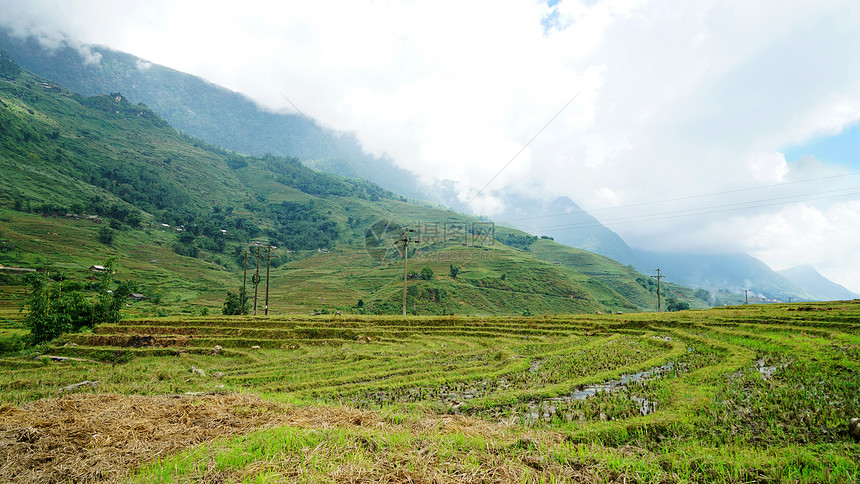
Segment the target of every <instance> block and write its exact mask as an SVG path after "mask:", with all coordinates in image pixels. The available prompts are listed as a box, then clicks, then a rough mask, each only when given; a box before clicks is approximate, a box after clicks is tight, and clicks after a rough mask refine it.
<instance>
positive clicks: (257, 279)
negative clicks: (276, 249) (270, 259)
mask: <svg viewBox="0 0 860 484" xmlns="http://www.w3.org/2000/svg"><path fill="white" fill-rule="evenodd" d="M251 282H253V283H254V316H256V315H257V287H258V286H259V285H260V247H259V246H257V268H256V269H255V270H254V275H253V276H251Z"/></svg>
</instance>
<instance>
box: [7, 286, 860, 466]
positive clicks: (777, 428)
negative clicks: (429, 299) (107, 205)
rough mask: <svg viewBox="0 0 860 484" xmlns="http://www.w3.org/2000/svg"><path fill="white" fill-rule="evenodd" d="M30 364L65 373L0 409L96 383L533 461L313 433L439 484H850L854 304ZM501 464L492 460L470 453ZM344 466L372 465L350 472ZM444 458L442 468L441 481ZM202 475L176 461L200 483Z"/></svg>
mask: <svg viewBox="0 0 860 484" xmlns="http://www.w3.org/2000/svg"><path fill="white" fill-rule="evenodd" d="M48 352H49V353H50V354H51V355H55V356H65V357H74V358H78V359H77V360H73V359H69V360H66V361H52V360H43V359H42V360H40V359H32V358H30V359H26V360H25V359H22V358H12V359H6V360H3V361H2V365H3V366H4V368H5V369H4V370H3V371H2V372H0V393H2V395H3V399H4V401H6V402H8V403H14V404H16V405H25V404H27V402H31V401H33V400H36V399H38V398H44V397H61V398H68V397H64V395H65V394H66V393H67V392H66V391H64V390H63V389H64V388H65V387H67V386H69V385H72V384H74V383H79V382H82V381H97V382H99V383H98V384H97V385H95V386H92V385H86V386H81V387H76V389H75V391H80V392H84V393H94V394H96V395H97V394H99V393H102V392H107V393H110V394H129V395H144V394H148V395H165V394H185V393H188V392H190V393H192V394H217V395H220V397H226V396H230V395H235V394H240V393H248V392H252V393H255V394H260V395H262V396H263V398H264V399H266V401H280V402H288V403H289V405H290V406H293V405H298V407H299V408H317V409H332V408H341V409H351V410H352V411H355V412H359V413H362V414H364V415H374V416H375V417H374V418H376V419H378V420H379V421H385V422H388V423H391V424H400V423H408V422H413V423H414V422H420V421H423V420H425V419H438V418H453V417H455V416H456V417H457V418H462V419H468V421H470V422H484V423H483V424H480V425H485V426H487V428H493V429H496V430H497V431H498V432H502V433H505V435H507V436H508V437H506V439H508V438H512V439H514V440H513V441H514V442H516V441H519V440H521V439H525V437H523V436H524V435H530V436H531V437H529V438H528V439H532V440H533V441H534V442H535V443H529V444H523V446H521V447H520V448H519V450H518V451H519V452H520V454H519V457H522V455H525V454H529V455H532V453H535V454H539V455H540V456H541V457H540V459H538V460H537V461H535V463H537V462H538V461H540V466H539V467H540V469H537V468H536V467H534V466H531V465H530V464H528V463H524V462H523V461H522V460H516V459H515V461H516V462H514V461H511V460H510V458H513V456H515V455H518V454H516V452H517V450H515V449H513V448H509V447H505V446H507V445H510V444H511V441H510V440H504V439H502V440H496V439H498V438H500V437H498V436H495V437H481V439H480V442H479V443H475V442H472V441H471V440H469V439H465V440H463V439H460V440H456V439H455V440H456V442H454V443H452V442H451V441H448V440H446V439H447V437H444V436H440V435H433V434H426V435H424V436H423V437H421V434H420V433H419V434H415V433H414V432H413V433H409V432H406V433H402V434H397V435H400V437H399V438H401V440H402V441H398V442H388V441H386V442H388V443H387V444H385V443H381V442H382V441H381V440H379V439H382V440H385V439H388V438H389V437H388V436H385V437H382V436H381V434H379V433H378V432H379V431H378V429H377V430H374V431H373V432H370V431H368V432H370V433H367V432H364V431H362V432H364V433H362V434H361V435H362V436H361V437H360V438H359V436H358V434H355V433H350V434H349V435H348V436H346V437H345V436H344V435H342V434H337V433H336V432H335V433H331V432H328V433H326V437H325V439H323V440H321V441H319V442H317V444H319V445H322V446H323V447H320V448H328V447H326V446H329V445H335V444H333V442H335V443H336V442H340V444H337V445H341V444H343V445H347V447H349V446H352V445H353V444H355V445H358V444H356V442H359V441H360V440H361V439H365V440H367V441H373V442H376V443H375V444H374V446H375V448H376V449H377V452H376V453H375V454H373V455H374V456H377V457H378V456H379V455H386V456H387V457H391V458H393V459H395V460H396V459H397V458H402V459H404V462H406V461H408V462H411V463H412V465H419V461H418V460H414V459H412V457H405V456H403V455H399V454H398V452H401V451H402V452H405V451H406V450H405V447H403V446H404V445H407V444H406V443H408V445H413V444H414V445H418V446H419V447H420V446H421V445H423V444H420V442H418V440H421V439H425V442H426V443H427V444H428V445H429V447H428V449H430V450H432V451H434V452H440V453H441V454H445V457H444V458H442V457H441V454H440V457H439V459H437V461H436V465H438V467H437V468H436V470H438V471H439V474H438V475H439V476H448V477H447V478H445V477H442V478H440V479H439V480H440V481H441V482H455V481H456V480H457V479H454V478H453V477H451V476H454V475H458V476H462V475H466V474H465V473H464V471H463V469H462V467H461V466H459V464H460V462H459V461H458V459H459V457H463V455H464V454H463V452H465V453H466V454H469V455H471V454H470V453H475V455H480V456H482V457H480V458H479V459H478V460H479V461H480V462H486V463H490V462H495V463H496V464H499V465H500V466H502V467H504V466H507V467H504V468H505V469H507V470H506V471H505V472H508V473H509V474H505V475H508V477H509V478H504V479H502V478H500V479H496V481H498V482H519V481H523V480H524V481H526V482H529V481H531V480H534V479H538V477H539V476H543V478H544V480H551V479H553V478H560V477H563V476H574V475H575V473H574V472H572V469H577V468H578V469H583V470H584V472H585V474H583V475H588V476H593V475H605V476H609V477H607V479H609V480H611V479H614V478H615V477H618V478H619V479H622V480H623V479H625V478H629V479H631V480H640V481H641V480H658V481H660V480H664V481H665V480H669V481H671V480H692V481H697V480H698V481H701V480H708V481H712V480H715V481H742V480H757V479H758V480H776V481H779V480H801V481H803V480H807V481H815V480H816V479H818V480H833V479H834V476H836V480H840V479H841V480H844V481H850V480H851V479H855V480H856V477H857V474H856V473H857V472H858V463H857V462H856V459H855V457H856V455H857V454H858V451H860V448H858V446H857V444H855V443H853V440H852V439H851V437H850V435H849V433H848V428H847V425H848V421H849V420H850V418H852V417H853V416H860V399H858V398H857V393H856V388H858V386H860V304H858V303H857V302H846V303H827V304H824V303H822V304H814V305H813V304H804V305H784V306H755V307H748V308H726V309H716V310H710V311H688V312H683V313H680V314H629V315H627V314H625V315H602V316H598V315H583V316H567V317H537V318H457V317H436V318H430V317H427V318H408V319H403V318H396V317H346V316H343V317H339V316H316V317H307V316H305V317H296V316H294V317H278V318H274V317H272V318H265V317H257V318H252V317H248V318H237V317H210V318H205V317H200V318H186V319H147V320H128V321H122V322H120V323H118V324H116V325H103V326H100V327H99V328H97V329H96V330H95V331H94V332H93V333H89V334H79V335H69V336H66V337H63V338H61V339H60V340H58V341H57V342H55V343H54V344H53V345H52V346H51V347H50V349H49V351H48ZM220 397H219V398H220ZM204 404H206V405H208V403H204ZM476 419H477V420H476ZM273 425H281V424H273ZM475 425H478V424H475ZM251 428H255V427H253V426H249V430H250V429H251ZM260 432H264V433H265V432H267V431H265V430H261V431H260ZM404 432H405V431H404ZM410 432H411V431H410ZM395 434H396V432H395ZM267 435H268V434H267ZM303 435H304V437H303V438H306V439H309V441H314V439H317V438H318V437H319V435H317V434H313V435H310V434H303ZM511 435H513V436H514V437H511ZM392 438H393V437H392ZM332 439H333V440H332ZM338 439H341V440H338ZM342 439H346V440H342ZM356 439H358V440H356ZM526 440H527V439H526ZM532 440H529V442H531V441H532ZM442 441H444V442H445V444H444V445H442V444H441V442H442ZM502 441H504V442H505V443H501V442H502ZM231 442H232V441H231ZM550 442H554V443H550ZM473 444H474V445H475V446H476V447H472V445H473ZM189 445H193V444H189ZM230 445H234V444H230ZM235 445H240V444H235ZM337 445H335V447H337ZM440 445H442V446H443V447H445V446H449V447H446V448H447V449H448V450H441V448H440V447H439V446H440ZM451 445H453V446H454V447H455V448H453V449H452V448H451V447H450V446H451ZM500 446H501V447H500ZM359 447H361V445H359ZM478 448H480V449H483V450H476V449H478ZM500 448H505V449H508V450H506V451H504V452H496V453H492V452H490V453H489V454H488V453H487V452H489V451H488V449H490V450H492V449H497V450H498V449H500ZM362 449H363V450H356V449H352V450H349V451H347V450H344V449H340V450H336V449H334V448H331V449H329V451H331V452H335V453H337V452H340V453H341V454H338V455H340V456H341V457H343V456H344V455H348V456H352V457H343V459H346V461H349V462H346V461H345V460H338V459H340V457H335V458H334V462H339V463H340V464H337V465H334V464H332V466H333V467H325V466H323V465H322V464H314V465H312V466H311V467H313V466H317V467H314V469H316V470H315V471H314V472H317V474H314V473H311V474H309V475H313V476H315V477H318V478H322V480H324V481H326V480H328V481H332V480H334V481H337V480H340V479H338V478H335V476H340V475H343V474H341V473H342V472H343V471H344V469H345V468H344V467H343V466H344V465H346V466H347V467H349V466H352V467H350V468H353V469H354V470H355V475H370V474H368V472H369V469H370V462H371V461H372V460H373V459H371V458H370V457H367V456H366V455H365V454H366V452H369V451H368V448H366V447H362ZM386 449H388V450H386ZM398 449H399V450H398ZM470 449H471V450H470ZM622 449H627V451H630V450H631V449H633V450H635V452H627V451H622ZM389 451H391V452H394V454H390V453H389V454H386V452H389ZM212 452H215V454H218V452H220V451H217V450H213V451H212ZM283 452H286V451H283ZM286 454H290V452H286ZM359 454H360V455H363V456H365V457H367V458H368V459H370V460H367V461H366V462H365V461H361V462H359V463H356V462H354V461H352V460H350V459H353V458H357V457H356V456H358V455H359ZM634 454H635V455H634ZM194 455H197V454H194ZM219 455H220V454H219ZM279 455H280V454H279ZM290 455H292V454H290ZM398 455H399V457H398ZM691 455H692V456H694V457H695V459H693V460H691V459H690V458H689V456H691ZM452 456H459V457H456V458H454V461H458V462H456V465H455V462H454V461H452V460H450V459H449V458H452ZM499 456H504V457H503V458H502V457H499ZM696 456H698V457H696ZM738 456H743V457H742V458H743V459H746V460H747V461H748V462H745V463H741V462H739V459H741V457H738ZM270 457H271V456H270ZM329 457H331V456H329ZM387 457H386V458H387ZM413 457H414V456H413ZM532 457H534V455H532ZM532 457H530V459H531V458H532ZM207 458H208V457H200V456H197V457H194V456H191V457H187V459H190V460H191V461H193V462H197V463H198V464H199V465H202V466H203V468H205V467H206V466H205V465H203V463H204V461H205V459H207ZM266 458H267V457H264V456H260V457H259V458H254V459H252V460H253V461H254V462H258V463H259V462H262V461H263V460H265V459H266ZM200 459H203V460H200ZM410 459H412V460H410ZM482 459H483V460H482ZM541 459H542V460H541ZM359 460H360V459H359ZM171 462H172V461H171ZM302 462H304V464H303V465H306V466H307V465H310V464H308V463H307V462H305V461H302ZM552 462H555V463H559V462H564V463H567V464H564V465H561V466H556V467H553V465H551V463H552ZM153 465H155V466H156V468H158V469H162V470H164V469H165V468H164V467H163V466H161V464H153ZM164 465H165V466H166V465H177V464H176V462H173V464H170V463H169V462H168V463H165V464H164ZM231 465H233V466H234V467H236V468H237V469H240V470H236V471H235V472H240V471H241V472H245V471H246V470H247V466H245V465H244V464H243V465H239V464H231ZM248 465H250V464H248ZM386 465H387V464H386ZM536 465H537V464H536ZM159 466H161V467H159ZM458 466H459V467H458ZM475 466H476V468H482V467H481V464H479V463H476V464H475ZM228 467H229V466H228ZM275 467H276V468H277V469H276V470H274V471H273V472H274V475H276V476H280V478H284V476H285V475H290V474H289V469H291V467H290V464H287V463H282V464H278V465H277V466H275ZM395 467H396V466H395ZM242 469H244V470H242ZM528 469H532V470H531V471H529V470H528ZM610 471H611V472H610ZM147 472H148V471H147ZM153 472H155V471H153ZM165 472H168V474H169V475H171V476H173V477H171V479H173V478H179V479H182V478H184V477H182V476H187V475H189V474H188V473H191V474H193V475H195V476H198V477H199V473H198V474H195V472H198V471H191V470H187V471H182V472H180V474H177V475H173V474H170V472H173V471H165ZM177 472H179V471H177ZM183 472H184V473H185V474H183ZM230 472H233V471H230ZM241 472H240V474H241ZM595 472H596V474H595ZM601 472H603V474H601ZM786 473H787V474H786ZM204 474H205V472H204ZM478 474H479V473H478ZM478 474H475V475H478ZM206 475H208V474H206ZM230 475H231V476H233V477H231V478H235V477H236V476H237V475H239V474H235V473H234V474H230ZM480 475H483V476H484V477H487V474H480ZM409 476H410V478H412V479H413V480H415V481H416V482H422V479H420V478H419V479H416V478H415V477H416V476H415V475H413V474H409ZM798 476H801V477H800V478H799V477H798ZM803 476H806V477H803ZM377 477H382V476H377ZM404 479H405V478H404ZM168 480H170V479H168ZM240 480H241V479H240ZM306 480H307V479H306ZM312 480H313V479H311V481H312ZM489 480H491V481H493V480H494V479H489ZM423 481H424V482H433V481H432V479H424V480H423ZM393 482H399V481H398V480H396V479H395V480H394V481H393ZM535 482H537V481H535Z"/></svg>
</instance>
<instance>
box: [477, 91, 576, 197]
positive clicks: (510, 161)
mask: <svg viewBox="0 0 860 484" xmlns="http://www.w3.org/2000/svg"><path fill="white" fill-rule="evenodd" d="M581 93H582V90H581V89H580V90H579V92H578V93H576V94H575V95H574V96H573V97H572V98H570V101H568V102H567V104H565V105H564V106H563V107H562V108H561V109H559V110H558V112H557V113H555V116H553V117H552V119H550V120H549V121H547V123H546V124H545V125H543V127H542V128H541V129H539V130H538V132H537V133H535V135H534V136H532V138H531V139H530V140H529V141H528V143H526V144H525V145H523V147H522V148H520V150H519V151H517V154H515V155H514V156H513V158H511V159H510V160H508V162H507V163H505V166H503V167H502V169H501V170H499V171H498V172H497V173H496V174H495V175H493V177H492V178H490V181H488V182H487V184H486V185H484V186H483V187H481V189H480V190H478V191H477V193H475V195H474V196H473V197H472V198H470V199H469V201H468V202H466V205H469V204H470V203H472V202H474V201H475V199H476V198H478V196H479V195H480V194H481V193H482V192H483V191H484V190H486V189H487V187H488V186H490V184H491V183H493V181H494V180H495V179H496V178H497V177H498V176H499V175H501V174H502V172H503V171H505V170H506V169H507V168H508V166H510V165H511V163H513V162H514V160H516V159H517V157H518V156H520V154H521V153H522V152H523V151H525V149H526V148H528V147H529V145H530V144H532V141H534V140H535V139H536V138H537V137H538V136H540V134H541V133H543V130H545V129H546V128H547V127H548V126H549V125H550V124H552V122H553V121H555V118H557V117H559V116H560V115H561V113H563V112H564V110H565V109H567V107H568V106H570V103H572V102H573V100H574V99H576V98H577V97H579V95H580V94H581Z"/></svg>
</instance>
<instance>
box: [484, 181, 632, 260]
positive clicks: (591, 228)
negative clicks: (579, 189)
mask: <svg viewBox="0 0 860 484" xmlns="http://www.w3.org/2000/svg"><path fill="white" fill-rule="evenodd" d="M504 201H505V205H506V206H507V207H509V208H508V209H507V210H506V211H505V212H503V213H502V214H500V215H498V216H496V217H494V218H495V219H497V220H499V221H500V222H501V223H504V224H506V225H511V226H513V227H517V228H518V229H520V230H524V231H526V232H529V233H532V234H542V235H549V236H551V237H552V238H553V239H554V240H555V241H556V242H559V243H561V244H564V245H569V246H571V247H576V248H578V249H583V250H587V251H589V252H594V253H595V254H600V255H602V256H605V257H609V258H610V259H614V260H617V261H618V262H621V263H623V264H631V265H635V264H636V263H637V255H636V254H635V252H634V251H633V249H631V248H630V246H628V245H627V243H626V242H624V240H623V239H622V238H621V237H620V236H619V235H618V234H616V233H615V232H613V231H612V230H610V229H608V228H606V226H604V225H602V224H601V223H600V222H599V221H598V220H597V219H596V218H594V217H593V216H591V214H589V213H588V212H586V211H584V210H582V209H581V208H579V206H578V205H577V204H576V203H574V201H573V200H571V199H570V198H568V197H558V198H555V199H553V200H551V201H549V202H540V201H538V200H536V199H534V198H528V197H524V196H517V195H508V196H506V197H505V199H504Z"/></svg>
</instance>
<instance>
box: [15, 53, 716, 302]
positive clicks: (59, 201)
mask: <svg viewBox="0 0 860 484" xmlns="http://www.w3.org/2000/svg"><path fill="white" fill-rule="evenodd" d="M2 59H3V65H4V66H5V67H4V70H3V78H4V82H2V83H0V173H2V175H3V176H2V178H0V186H2V188H3V189H2V192H0V217H3V221H4V222H5V223H4V225H3V229H2V231H0V239H2V240H3V241H5V242H4V244H5V245H4V250H3V252H2V253H0V263H2V264H6V265H21V266H25V267H32V268H42V267H49V266H50V267H53V268H54V269H55V270H58V271H61V272H62V273H63V277H70V278H77V279H86V278H87V277H89V276H88V271H87V268H88V267H90V266H91V265H92V264H98V263H101V262H103V261H104V260H106V259H107V258H108V257H109V256H114V257H116V260H117V269H118V271H117V274H116V278H117V280H126V279H129V278H132V279H134V280H135V281H137V282H138V283H139V284H140V285H141V291H142V292H144V293H145V294H146V295H147V296H148V297H149V298H150V300H149V301H146V302H141V303H136V304H135V307H134V308H133V309H132V310H131V312H132V314H135V313H136V314H141V315H144V314H146V315H156V314H171V313H174V314H175V313H183V312H184V313H186V314H189V313H190V314H199V313H201V312H219V311H220V310H221V305H222V302H223V301H222V300H223V298H224V297H225V294H226V291H228V290H229V291H234V292H235V291H237V290H238V289H237V288H238V287H239V286H241V284H242V280H243V277H244V278H245V280H246V284H247V285H249V286H250V278H251V275H252V274H253V273H255V272H257V271H260V272H261V274H262V275H261V277H265V271H266V270H268V273H269V275H270V277H269V279H268V282H269V284H268V290H269V310H270V311H272V312H275V313H279V312H296V311H320V312H326V311H336V310H337V311H347V312H359V313H380V312H381V313H399V312H400V310H401V308H402V292H401V291H402V281H403V279H402V278H403V276H402V274H403V272H402V260H403V259H402V257H403V254H402V253H400V252H398V251H397V250H395V247H394V244H393V243H394V241H395V240H396V239H397V236H398V235H399V234H400V232H401V231H402V230H403V229H404V228H405V227H409V228H412V229H416V230H417V232H415V235H416V237H417V239H418V240H420V242H421V243H420V244H413V245H412V246H411V248H410V272H413V271H414V272H416V273H417V272H419V271H421V269H423V268H425V267H428V268H430V269H431V270H432V273H433V275H432V277H430V278H428V279H421V278H417V277H413V276H410V278H409V280H408V285H409V288H408V301H407V303H408V304H407V305H408V307H409V311H410V312H413V313H418V314H452V313H453V314H516V315H520V314H546V313H570V312H594V311H601V312H617V311H637V310H641V309H651V308H654V307H656V290H655V288H654V283H653V281H651V280H650V278H649V277H647V276H644V275H642V274H639V273H636V272H635V271H632V270H631V269H629V268H625V267H623V266H621V265H619V264H617V263H615V262H613V261H610V260H608V259H605V258H603V257H599V256H596V255H594V254H591V253H588V252H584V251H580V250H576V249H571V248H568V247H565V246H562V245H559V244H555V243H553V242H552V241H549V240H538V239H537V238H536V237H532V236H529V235H527V234H524V233H522V232H518V231H515V230H511V229H506V228H503V227H495V226H494V225H493V224H489V223H487V222H484V221H481V220H477V219H474V218H471V217H467V216H464V215H461V214H457V213H454V212H451V211H448V210H443V209H439V208H435V207H429V206H423V205H416V204H412V203H407V202H406V201H405V199H403V198H401V197H399V196H397V195H395V194H392V193H391V192H388V191H386V190H383V189H381V188H379V187H378V186H376V185H373V184H371V183H369V182H367V181H364V180H356V179H346V178H342V177H337V176H334V175H329V174H323V173H318V172H315V171H313V170H311V169H309V168H307V167H305V166H304V165H302V164H301V163H300V162H299V161H298V160H296V159H293V158H284V157H278V156H273V155H264V156H244V155H239V154H236V153H233V152H230V151H227V150H224V149H221V148H218V147H215V146H211V145H208V144H207V143H204V142H202V141H199V140H196V139H194V138H191V137H188V136H186V135H182V134H180V133H177V132H176V131H174V130H173V129H172V128H171V127H170V126H169V125H168V124H167V123H166V122H164V121H163V120H162V119H161V118H160V117H158V116H157V115H155V114H154V113H153V112H152V111H151V110H149V109H148V108H147V107H146V106H144V105H141V104H132V103H130V102H129V101H128V100H126V99H125V97H124V96H123V95H122V94H121V93H117V92H114V93H109V94H106V95H99V96H94V97H84V96H81V95H79V94H77V93H74V92H72V91H69V90H67V89H65V88H63V87H62V86H59V85H57V84H56V83H54V82H52V81H50V80H48V79H43V78H40V77H38V76H35V75H33V74H31V73H29V72H27V71H26V70H24V69H21V68H20V67H19V66H18V65H17V64H16V63H15V61H14V60H13V59H11V58H10V57H9V56H8V54H2ZM99 222H100V223H99ZM422 239H423V240H422ZM270 245H271V246H275V247H277V249H274V250H271V251H270V252H269V251H267V250H266V249H265V248H266V247H267V246H270ZM258 247H262V252H261V256H262V258H261V259H260V260H259V261H258V258H257V250H258ZM413 251H414V252H413ZM548 251H555V253H558V254H562V256H561V257H556V255H555V254H554V253H553V254H550V252H548ZM246 253H247V254H248V256H246V255H245V254H246ZM548 254H549V255H548ZM556 258H557V259H558V260H555V259H556ZM260 264H262V265H260ZM267 265H268V268H267ZM594 267H599V269H597V270H595V269H593V268H594ZM243 268H248V269H249V270H250V271H251V273H250V274H245V272H244V269H243ZM453 269H456V270H457V271H458V274H459V275H458V276H457V277H452V276H451V274H450V273H451V271H452V270H453ZM398 281H399V282H398ZM265 282H266V280H265V279H263V283H262V285H261V286H259V287H258V288H257V294H258V307H259V309H263V310H264V309H265V308H264V304H265V302H264V300H263V299H262V297H264V296H263V290H264V287H263V285H265ZM667 289H668V286H667ZM670 290H671V291H674V293H675V295H674V297H677V298H680V299H683V300H684V301H688V303H689V304H692V306H693V307H703V306H705V305H707V302H706V301H705V300H704V299H701V298H699V299H697V298H696V297H694V293H693V291H691V290H689V289H684V288H681V287H678V286H672V289H670ZM248 291H249V293H250V291H251V289H250V288H249V289H248Z"/></svg>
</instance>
